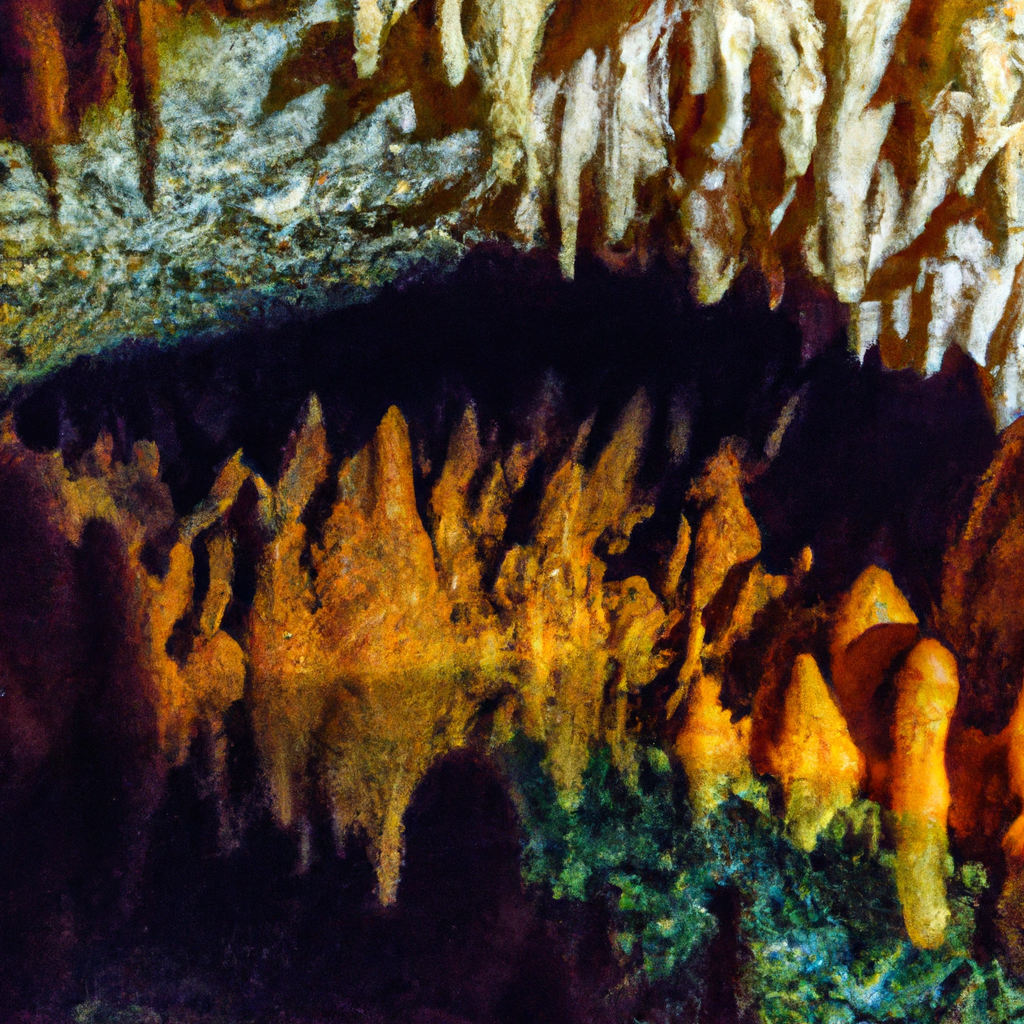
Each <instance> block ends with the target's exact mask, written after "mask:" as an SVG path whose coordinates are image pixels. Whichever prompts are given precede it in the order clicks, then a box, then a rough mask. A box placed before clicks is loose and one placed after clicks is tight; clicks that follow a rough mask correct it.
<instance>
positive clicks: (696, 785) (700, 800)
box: [675, 675, 752, 819]
mask: <svg viewBox="0 0 1024 1024" xmlns="http://www.w3.org/2000/svg"><path fill="white" fill-rule="evenodd" d="M721 690H722V686H721V683H720V682H718V681H717V680H716V679H714V678H713V677H711V676H705V675H701V676H699V677H698V678H697V679H696V680H695V681H694V683H693V685H692V686H691V687H690V693H689V699H688V701H687V706H686V719H685V721H684V722H683V728H682V731H681V732H680V733H679V735H678V736H677V737H676V741H675V753H676V756H677V757H678V758H679V760H680V762H681V763H682V765H683V770H684V771H685V772H686V778H687V782H688V783H689V792H690V803H691V804H692V805H693V809H694V812H695V813H696V815H697V817H698V818H699V819H702V818H706V817H707V816H708V815H709V814H710V813H711V812H712V811H713V810H714V809H715V808H716V807H717V806H718V805H719V804H720V803H721V802H722V801H723V800H725V799H726V798H727V797H728V796H729V795H730V793H733V792H742V791H743V790H744V789H745V788H746V787H747V786H748V785H749V783H750V781H751V778H752V776H751V771H750V758H749V749H750V718H749V717H748V718H743V719H741V720H740V721H738V722H733V720H732V715H731V714H730V713H729V711H727V710H726V709H725V708H723V707H722V701H721Z"/></svg>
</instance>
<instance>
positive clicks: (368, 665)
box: [312, 408, 501, 903]
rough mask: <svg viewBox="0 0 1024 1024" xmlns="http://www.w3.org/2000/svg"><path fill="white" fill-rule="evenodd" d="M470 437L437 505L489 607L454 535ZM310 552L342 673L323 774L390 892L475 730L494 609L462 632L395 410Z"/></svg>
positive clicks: (331, 707)
mask: <svg viewBox="0 0 1024 1024" xmlns="http://www.w3.org/2000/svg"><path fill="white" fill-rule="evenodd" d="M464 427H466V424H465V423H464ZM467 433H469V431H467V430H464V431H463V434H462V436H463V438H465V437H466V434H467ZM467 447H468V448H469V450H470V452H472V450H473V448H474V446H473V445H472V443H471V442H470V444H469V445H468V446H467V445H465V444H460V443H458V442H456V443H454V444H453V450H452V452H451V455H452V458H451V459H450V460H449V464H448V465H447V466H446V467H445V469H444V471H443V472H442V479H444V480H446V483H445V485H444V486H443V487H442V490H441V491H440V492H439V493H438V494H437V495H436V499H437V500H436V501H435V504H434V512H435V515H437V516H438V517H439V518H440V519H441V520H442V521H444V522H446V523H448V524H449V530H448V532H447V533H446V536H447V537H448V540H446V542H445V545H444V549H445V552H446V557H447V559H448V564H449V565H453V564H454V563H453V561H452V559H453V558H454V560H455V562H460V561H461V563H462V565H461V567H462V569H463V571H464V572H465V573H466V574H467V576H468V579H467V580H466V581H465V582H466V586H464V587H463V588H462V589H461V590H459V596H460V597H462V598H463V599H464V600H465V607H467V608H479V607H480V599H479V594H477V593H475V592H474V591H475V587H476V586H478V585H479V584H478V581H479V573H478V572H474V567H473V566H472V564H471V563H469V562H468V560H469V559H470V558H471V557H472V553H471V551H469V550H468V549H466V548H461V549H460V546H459V544H458V543H455V542H453V540H452V538H453V535H454V530H453V529H452V528H451V526H450V524H451V523H452V522H453V519H457V518H458V516H459V511H460V509H461V510H464V509H465V505H464V502H465V486H468V480H469V478H470V476H471V470H469V469H468V463H467V460H466V458H465V456H466V449H467ZM472 459H473V461H475V459H476V456H475V454H473V455H472ZM460 481H464V482H465V485H464V486H460V485H459V482H460ZM312 557H313V565H314V568H315V571H316V585H317V592H318V594H319V597H320V601H321V602H322V607H321V609H320V611H319V612H318V613H317V624H318V628H319V634H320V636H321V637H322V650H323V654H324V657H325V659H326V661H327V664H328V665H329V671H330V679H331V688H330V700H329V703H328V705H327V706H326V707H325V709H324V710H325V718H324V722H323V726H322V729H321V731H320V733H319V736H320V740H321V743H322V750H321V758H322V779H321V783H322V785H323V787H324V790H325V793H326V795H327V797H328V799H329V801H330V804H331V806H332V808H333V811H334V819H335V828H336V830H337V833H338V836H339V839H342V838H343V837H344V836H345V835H347V834H348V832H349V831H350V830H352V829H354V828H355V829H359V830H360V831H361V832H362V833H363V834H364V835H365V837H366V839H367V841H368V845H369V852H370V856H371V858H372V860H373V861H374V864H375V866H376V869H377V880H378V897H379V898H380V900H381V902H383V903H391V902H393V901H394V899H395V897H396V895H397V891H398V879H399V872H400V869H401V862H402V849H403V818H404V815H405V811H406V808H407V807H408V805H409V801H410V800H411V799H412V795H413V791H414V790H415V788H416V785H417V784H418V783H419V781H420V779H421V778H422V777H423V775H424V774H425V773H426V771H427V770H428V769H429V767H430V765H431V764H432V763H433V761H434V760H436V759H437V758H439V757H441V756H443V755H444V754H446V753H447V752H448V751H450V750H453V749H455V748H457V747H459V746H461V745H462V744H463V743H464V742H465V737H466V731H467V729H468V727H469V725H470V723H471V721H472V719H473V717H474V715H475V712H476V707H477V706H478V704H479V702H480V700H481V699H483V697H484V696H486V695H487V694H488V693H489V692H490V690H489V688H488V687H489V685H490V681H491V680H492V679H494V678H496V677H497V676H499V674H500V669H499V668H497V667H496V666H495V662H498V663H500V661H501V652H500V644H499V643H497V642H496V641H495V640H494V638H493V636H492V633H491V630H490V629H489V627H487V626H486V625H485V624H484V620H483V619H478V620H475V621H474V622H472V623H469V622H467V624H466V626H467V629H466V630H465V632H461V633H460V631H459V629H458V627H457V626H456V625H455V624H454V623H453V621H452V620H453V615H452V611H453V602H452V600H451V598H450V596H449V594H448V593H446V592H445V588H444V587H443V586H442V582H441V579H440V577H439V575H438V571H437V566H436V564H435V553H434V547H433V545H432V544H431V540H430V537H429V535H428V534H427V531H426V529H425V528H424V526H423V523H422V521H421V519H420V516H419V512H418V510H417V506H416V495H415V492H414V489H413V464H412V450H411V446H410V442H409V431H408V427H407V426H406V423H405V420H404V419H403V418H402V415H401V413H399V411H398V410H397V409H395V408H392V409H390V410H389V411H388V413H387V415H385V417H384V419H383V420H382V422H381V424H380V426H379V427H378V429H377V432H376V434H375V435H374V438H373V440H372V441H371V442H370V443H369V444H368V445H367V446H366V447H365V448H364V449H362V451H360V452H359V453H358V454H356V455H355V456H354V457H353V458H352V459H350V460H349V461H348V462H347V463H345V464H344V465H343V466H342V468H341V470H340V473H339V476H338V498H337V501H336V503H335V506H334V508H333V510H332V512H331V515H330V517H329V519H328V521H327V523H326V524H325V526H324V531H323V543H322V545H319V544H318V545H315V546H314V548H313V556H312ZM478 624H479V625H481V627H482V628H480V629H479V630H476V629H474V628H472V627H474V626H476V625H478Z"/></svg>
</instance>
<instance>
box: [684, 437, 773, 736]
mask: <svg viewBox="0 0 1024 1024" xmlns="http://www.w3.org/2000/svg"><path fill="white" fill-rule="evenodd" d="M742 477H743V465H742V463H741V462H740V458H739V455H738V454H737V452H736V449H735V445H734V444H733V443H732V442H730V441H724V442H723V443H722V446H721V448H720V449H719V450H718V452H717V454H715V455H714V456H712V457H711V458H710V459H709V460H708V462H707V464H706V465H705V467H704V472H703V474H702V475H701V477H700V479H699V480H698V481H697V482H696V483H695V484H694V485H693V487H692V488H691V489H690V498H691V499H692V500H693V501H696V502H697V503H698V504H699V505H700V507H701V509H702V514H701V517H700V522H699V524H698V526H697V532H696V537H695V539H694V542H693V548H694V554H693V570H692V577H691V580H690V590H689V599H688V605H687V621H688V627H687V641H686V658H685V661H684V663H683V667H682V669H681V670H680V673H679V684H680V685H679V689H678V690H677V691H676V693H675V694H674V695H673V697H672V699H671V700H670V701H669V704H668V708H667V712H668V715H669V717H671V716H672V715H673V714H674V713H675V710H676V708H677V707H678V706H679V704H680V702H681V701H682V700H683V698H684V697H685V696H686V692H687V688H688V687H689V685H690V681H691V679H692V678H693V677H694V675H695V674H696V673H697V672H698V671H699V670H700V657H701V649H702V647H703V646H704V636H705V624H704V610H705V609H706V608H707V606H708V605H709V604H710V603H711V601H712V599H713V598H714V597H715V595H717V594H718V592H719V591H720V590H721V589H722V584H723V583H725V580H726V577H727V576H728V575H729V572H730V571H731V570H732V569H733V568H735V567H736V566H738V565H742V564H743V563H744V562H749V561H751V560H753V559H754V558H756V557H757V556H758V555H759V554H760V552H761V531H760V530H758V528H757V523H756V522H755V521H754V517H753V516H752V515H751V514H750V510H749V509H748V508H747V506H746V503H745V502H744V500H743V492H742V490H741V489H740V482H741V480H742ZM684 539H686V536H685V534H683V533H681V535H680V540H681V541H682V540H684ZM751 617H752V616H751Z"/></svg>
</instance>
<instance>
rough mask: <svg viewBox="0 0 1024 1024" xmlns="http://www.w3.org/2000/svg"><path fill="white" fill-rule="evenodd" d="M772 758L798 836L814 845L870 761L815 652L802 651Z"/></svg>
mask: <svg viewBox="0 0 1024 1024" xmlns="http://www.w3.org/2000/svg"><path fill="white" fill-rule="evenodd" d="M767 762H768V767H769V771H770V772H771V773H772V774H773V775H774V776H775V777H776V778H777V779H778V780H779V782H781V783H782V790H783V793H784V794H785V796H786V824H787V825H788V826H789V830H790V833H791V835H792V836H793V841H794V842H795V843H796V845H797V846H799V847H801V848H802V849H804V850H813V849H814V847H815V844H816V843H817V841H818V833H819V832H821V830H822V829H823V828H825V826H826V825H828V823H829V822H830V821H831V820H832V818H833V816H834V815H835V813H836V811H838V810H840V809H842V808H844V807H849V806H850V804H851V803H852V802H853V799H854V797H855V796H856V795H857V794H858V792H859V791H860V788H861V786H862V785H863V783H864V775H865V763H864V755H863V754H862V753H861V752H860V751H859V750H858V749H857V747H856V745H855V744H854V742H853V740H852V739H851V738H850V731H849V729H847V727H846V721H845V719H844V718H843V716H842V713H841V712H840V711H839V708H838V707H836V703H835V700H834V699H833V697H832V694H831V693H830V692H829V688H828V685H827V684H826V682H825V680H824V679H823V678H822V675H821V670H820V669H819V668H818V663H817V662H816V661H815V660H814V658H813V657H812V656H811V655H810V654H801V655H800V656H799V657H798V658H797V659H796V663H795V664H794V665H793V675H792V679H791V681H790V684H789V688H788V689H787V690H786V697H785V703H784V705H783V714H782V721H781V723H780V724H779V730H778V737H777V739H776V742H775V743H774V744H773V745H772V746H771V747H770V748H769V751H768V755H767Z"/></svg>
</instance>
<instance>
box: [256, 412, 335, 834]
mask: <svg viewBox="0 0 1024 1024" xmlns="http://www.w3.org/2000/svg"><path fill="white" fill-rule="evenodd" d="M328 458H329V456H328V453H327V442H326V434H325V433H324V427H323V423H322V421H321V415H320V403H319V402H318V401H317V399H316V396H313V397H312V398H311V399H310V401H309V405H308V407H307V410H306V415H305V419H304V422H303V424H302V427H301V428H300V429H299V430H298V431H297V432H296V433H294V434H293V435H292V438H291V442H290V444H289V451H288V453H287V455H286V459H285V466H284V470H283V471H282V473H281V479H280V481H279V483H278V485H277V487H276V488H275V489H274V490H273V491H271V490H270V489H269V488H268V487H267V486H266V484H264V483H263V482H262V481H258V482H257V489H258V491H259V492H260V517H261V519H262V520H263V523H264V526H265V528H266V529H267V531H268V533H269V535H270V537H269V542H268V543H267V545H266V547H265V548H264V551H263V555H262V558H261V560H260V563H259V565H258V566H257V576H256V594H255V597H254V599H253V605H252V611H251V613H250V615H249V621H248V629H247V647H248V650H249V657H250V659H251V661H252V670H253V676H252V700H253V727H254V730H255V733H256V741H257V744H258V745H259V748H260V753H261V754H262V756H263V759H264V762H265V766H266V770H267V775H268V778H269V782H270V795H271V802H272V805H273V808H274V814H275V816H276V817H277V820H278V821H279V822H280V824H282V825H284V826H285V827H288V826H290V825H292V824H293V822H296V820H300V821H301V819H302V815H303V812H302V802H303V800H304V798H305V794H306V792H307V789H308V778H307V763H308V761H309V757H310V754H311V747H310V743H311V739H312V733H313V730H314V728H316V726H317V725H318V724H319V722H320V719H321V717H322V706H323V701H324V699H325V693H324V690H325V686H326V679H325V672H324V658H323V655H322V652H321V648H320V638H319V635H318V634H317V632H316V629H315V625H314V608H315V604H316V594H315V593H314V591H313V587H312V581H311V580H310V577H309V572H308V570H307V569H306V566H305V564H304V563H303V555H304V553H305V551H306V526H305V524H303V523H302V522H300V516H301V515H302V513H303V511H304V510H305V507H306V504H307V503H308V502H309V499H310V498H311V497H312V495H313V492H314V491H315V490H316V488H317V487H318V486H319V485H320V484H321V483H322V482H323V480H324V479H325V477H326V474H327V462H328Z"/></svg>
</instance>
